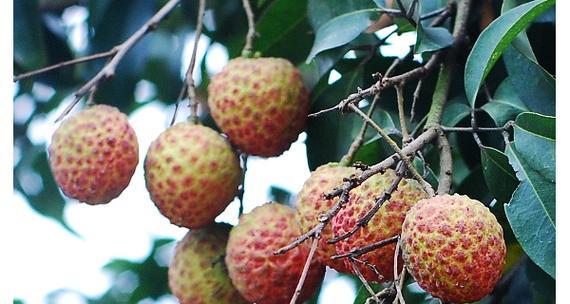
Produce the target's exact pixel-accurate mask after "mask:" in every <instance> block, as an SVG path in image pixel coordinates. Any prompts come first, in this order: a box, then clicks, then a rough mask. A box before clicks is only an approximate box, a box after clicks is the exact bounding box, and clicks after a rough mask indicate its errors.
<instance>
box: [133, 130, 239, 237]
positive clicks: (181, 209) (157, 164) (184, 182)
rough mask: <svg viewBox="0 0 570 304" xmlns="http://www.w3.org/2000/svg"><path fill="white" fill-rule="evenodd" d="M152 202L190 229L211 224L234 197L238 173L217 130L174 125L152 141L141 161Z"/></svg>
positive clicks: (169, 217)
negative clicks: (143, 159) (143, 160)
mask: <svg viewBox="0 0 570 304" xmlns="http://www.w3.org/2000/svg"><path fill="white" fill-rule="evenodd" d="M144 168H145V179H146V187H147V189H148V192H149V193H150V197H151V199H152V201H153V202H154V203H155V204H156V206H157V207H158V209H159V210H160V212H161V213H162V214H163V215H164V216H166V217H167V218H168V219H169V220H170V222H171V223H173V224H175V225H178V226H183V227H187V228H191V229H196V228H201V227H204V226H205V225H207V224H209V223H211V222H213V220H214V218H215V217H216V216H218V214H220V213H221V212H222V211H223V210H224V209H225V208H226V206H227V205H228V204H229V203H230V202H231V201H232V200H233V198H234V196H235V195H236V192H237V189H238V186H239V184H240V182H241V175H242V173H241V172H242V171H241V168H240V166H239V160H238V158H237V155H236V154H235V153H234V151H233V150H232V148H231V146H230V144H229V143H228V142H227V141H226V139H225V138H223V137H222V136H221V135H220V134H218V133H217V132H216V131H214V130H212V129H210V128H208V127H205V126H201V125H194V124H191V123H189V122H184V123H178V124H176V125H174V126H172V127H170V128H168V129H167V130H166V131H164V132H163V133H162V134H160V135H159V136H158V138H157V139H155V140H154V141H153V142H152V144H151V145H150V148H149V149H148V152H147V154H146V159H145V163H144Z"/></svg>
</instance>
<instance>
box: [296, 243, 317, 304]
mask: <svg viewBox="0 0 570 304" xmlns="http://www.w3.org/2000/svg"><path fill="white" fill-rule="evenodd" d="M318 244H319V239H318V238H316V237H315V238H313V243H312V244H311V250H310V251H309V256H307V261H305V266H304V267H303V272H302V273H301V278H299V283H297V288H295V293H293V297H292V298H291V301H290V302H289V304H295V303H297V299H298V298H299V296H300V295H301V290H302V289H303V284H304V283H305V279H306V278H307V273H308V272H309V268H310V267H311V261H313V256H314V255H315V251H316V250H317V245H318Z"/></svg>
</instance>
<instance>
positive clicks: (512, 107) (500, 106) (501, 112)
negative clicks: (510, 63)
mask: <svg viewBox="0 0 570 304" xmlns="http://www.w3.org/2000/svg"><path fill="white" fill-rule="evenodd" d="M481 108H482V109H483V110H485V111H486V112H487V114H489V116H491V118H493V121H495V125H497V126H502V125H504V124H505V123H506V122H507V121H509V120H513V119H515V117H517V115H518V114H520V113H522V112H525V111H528V108H527V107H526V105H525V104H524V103H523V102H522V101H521V100H520V98H519V96H518V94H517V92H516V91H515V89H514V88H513V86H512V84H511V81H510V80H509V78H506V79H505V80H503V82H501V84H500V85H499V87H498V88H497V90H496V91H495V96H494V97H493V100H492V101H491V102H488V103H486V104H484V105H483V106H482V107H481Z"/></svg>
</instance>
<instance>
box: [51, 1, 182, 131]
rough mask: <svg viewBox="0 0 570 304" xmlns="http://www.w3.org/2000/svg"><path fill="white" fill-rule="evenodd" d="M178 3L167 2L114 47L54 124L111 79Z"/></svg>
mask: <svg viewBox="0 0 570 304" xmlns="http://www.w3.org/2000/svg"><path fill="white" fill-rule="evenodd" d="M179 3H180V0H170V1H168V2H167V3H166V4H165V5H164V6H163V7H162V8H161V9H160V10H159V11H158V12H157V13H156V14H155V15H154V16H152V17H151V18H150V19H149V20H148V21H147V22H145V24H143V26H142V27H140V28H139V29H138V30H137V31H136V32H135V33H134V34H133V35H132V36H131V37H129V38H128V39H127V40H125V41H124V42H123V43H121V44H119V45H117V46H115V47H114V48H113V50H114V51H115V54H114V55H113V57H112V58H111V60H109V62H108V63H107V64H106V65H105V66H104V67H103V68H102V69H101V70H100V71H99V73H97V74H96V75H95V76H94V77H93V78H91V80H89V81H88V82H87V83H85V84H84V85H83V86H82V87H81V88H79V90H77V92H75V99H74V100H73V102H72V103H71V104H70V105H69V106H68V107H67V108H66V109H65V110H64V111H63V113H61V115H60V116H59V117H58V118H57V119H56V122H58V121H60V120H61V119H62V118H63V117H65V115H67V114H68V113H69V112H70V111H71V110H72V109H73V107H74V106H75V105H76V104H77V103H78V102H79V100H81V98H83V97H84V96H85V95H86V94H87V93H89V91H90V90H91V88H93V87H95V86H97V85H98V84H99V83H100V82H101V81H103V80H105V79H107V78H109V77H112V76H114V75H115V70H116V69H117V65H118V64H119V63H120V62H121V60H122V59H123V58H124V57H125V55H126V54H127V52H128V51H129V50H130V49H131V48H133V47H134V46H135V45H136V44H137V42H139V41H140V40H141V39H142V38H143V37H144V36H145V35H146V34H147V33H149V32H151V31H153V30H154V29H156V27H157V26H158V24H159V23H160V22H161V21H162V20H163V19H164V18H166V16H168V14H169V13H170V12H171V11H172V10H173V9H174V8H175V7H176V6H177V5H178V4H179Z"/></svg>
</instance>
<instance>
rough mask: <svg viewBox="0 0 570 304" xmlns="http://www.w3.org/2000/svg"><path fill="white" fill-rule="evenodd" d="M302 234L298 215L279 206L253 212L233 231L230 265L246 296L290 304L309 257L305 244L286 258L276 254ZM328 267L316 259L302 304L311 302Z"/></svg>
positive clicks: (260, 303)
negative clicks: (311, 297) (310, 299)
mask: <svg viewBox="0 0 570 304" xmlns="http://www.w3.org/2000/svg"><path fill="white" fill-rule="evenodd" d="M301 234H302V232H301V228H300V227H299V223H298V222H297V221H296V219H295V212H294V211H293V209H291V208H290V207H287V206H284V205H280V204H278V203H268V204H265V205H262V206H259V207H256V208H255V209H253V210H252V211H251V212H250V213H248V214H244V215H242V216H241V217H240V219H239V224H238V225H237V226H235V227H234V228H233V229H232V231H231V232H230V239H229V241H228V246H227V248H226V265H227V267H228V271H229V274H230V278H231V279H232V282H233V283H234V286H235V287H236V289H237V290H238V291H239V292H240V293H241V294H242V295H243V297H244V298H245V299H246V300H248V301H250V302H252V303H257V304H265V303H289V301H290V300H291V298H292V297H293V293H294V292H295V288H296V285H297V283H298V281H299V278H300V277H301V273H302V272H303V267H304V265H305V262H306V260H307V257H308V255H309V251H310V248H309V245H308V244H307V243H303V244H301V245H299V246H298V247H296V248H294V249H292V250H291V251H289V252H287V253H284V254H282V255H274V254H273V253H274V252H275V251H276V250H278V249H279V248H281V247H283V246H286V245H288V244H289V243H291V242H292V241H293V240H295V238H297V237H298V236H300V235H301ZM324 270H325V267H324V266H322V264H320V262H318V261H316V260H314V259H313V261H312V264H311V265H310V268H309V272H308V273H307V277H306V279H305V284H304V285H303V289H302V292H301V294H300V296H299V298H298V303H302V302H303V301H304V300H306V299H308V298H309V297H310V296H311V295H312V294H313V293H314V291H315V289H316V288H317V286H318V285H319V284H320V283H321V282H322V279H323V276H324Z"/></svg>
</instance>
